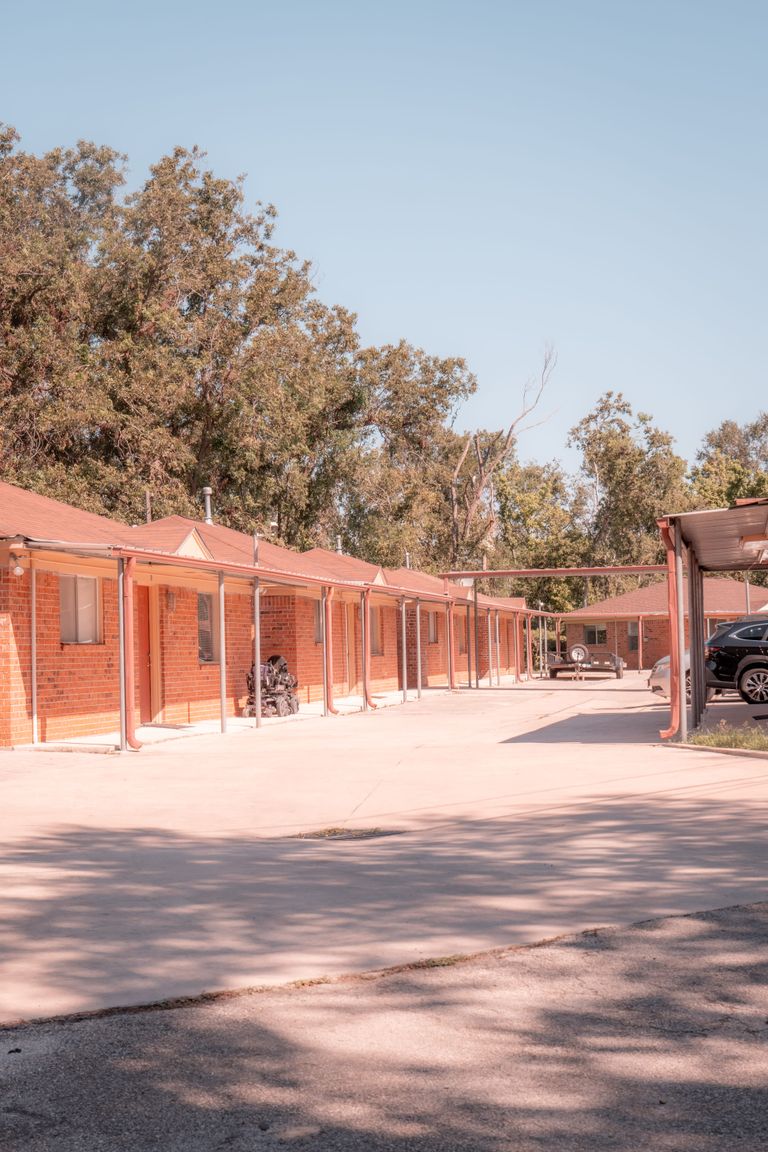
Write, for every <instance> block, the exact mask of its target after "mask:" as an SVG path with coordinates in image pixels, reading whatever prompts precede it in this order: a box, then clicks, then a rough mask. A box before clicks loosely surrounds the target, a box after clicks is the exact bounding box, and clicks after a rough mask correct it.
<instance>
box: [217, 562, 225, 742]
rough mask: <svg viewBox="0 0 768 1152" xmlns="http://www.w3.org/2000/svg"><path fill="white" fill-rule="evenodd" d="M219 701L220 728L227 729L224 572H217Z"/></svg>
mask: <svg viewBox="0 0 768 1152" xmlns="http://www.w3.org/2000/svg"><path fill="white" fill-rule="evenodd" d="M219 703H220V706H221V730H222V732H226V730H227V625H226V620H225V613H224V573H223V572H219Z"/></svg>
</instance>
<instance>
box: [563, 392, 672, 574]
mask: <svg viewBox="0 0 768 1152" xmlns="http://www.w3.org/2000/svg"><path fill="white" fill-rule="evenodd" d="M569 443H570V444H572V445H574V446H575V447H576V448H578V449H579V451H580V452H581V458H582V462H581V475H582V477H583V481H584V484H585V486H586V490H587V514H586V542H587V546H586V549H585V555H586V556H587V558H588V562H589V563H590V564H595V565H603V564H647V563H656V562H659V561H660V560H661V559H662V548H661V541H660V538H659V532H658V528H657V525H656V521H657V519H658V518H659V517H660V516H662V515H663V514H664V513H665V512H681V511H685V509H686V508H687V507H688V506H689V494H688V491H687V488H686V484H685V474H686V462H685V460H683V459H682V457H680V456H678V455H677V454H676V453H675V452H674V451H673V449H672V437H671V436H669V435H668V433H666V432H663V431H662V430H661V429H659V428H657V427H656V426H655V425H654V424H653V421H652V419H651V417H650V416H648V415H646V414H645V413H642V412H640V413H638V414H637V415H636V416H635V415H634V414H633V412H632V408H631V405H630V404H629V402H628V401H627V400H626V399H625V398H624V397H623V396H622V394H621V393H620V392H618V393H613V392H606V393H605V395H604V396H602V397H601V398H600V400H599V401H598V403H597V405H596V406H595V408H594V409H593V411H592V412H590V413H589V414H588V415H587V416H585V417H584V419H583V420H581V421H579V423H578V424H577V425H576V426H575V427H574V428H573V429H572V430H571V433H570V438H569ZM618 587H619V585H616V586H615V588H613V589H612V590H618Z"/></svg>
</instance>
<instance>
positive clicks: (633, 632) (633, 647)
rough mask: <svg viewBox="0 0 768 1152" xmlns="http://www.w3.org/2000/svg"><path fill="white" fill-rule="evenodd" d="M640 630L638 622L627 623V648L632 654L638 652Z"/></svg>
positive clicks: (630, 621)
mask: <svg viewBox="0 0 768 1152" xmlns="http://www.w3.org/2000/svg"><path fill="white" fill-rule="evenodd" d="M639 636H640V629H639V625H638V622H637V620H629V621H628V622H627V646H628V648H629V651H630V652H637V649H638V645H639Z"/></svg>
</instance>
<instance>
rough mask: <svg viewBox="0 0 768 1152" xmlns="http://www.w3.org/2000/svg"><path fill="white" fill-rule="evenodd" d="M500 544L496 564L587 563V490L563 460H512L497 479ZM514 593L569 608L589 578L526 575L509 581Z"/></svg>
mask: <svg viewBox="0 0 768 1152" xmlns="http://www.w3.org/2000/svg"><path fill="white" fill-rule="evenodd" d="M496 496H497V500H498V510H499V545H498V548H497V551H496V552H495V553H494V557H493V567H499V568H571V567H578V566H580V565H582V564H584V563H585V555H586V552H587V548H588V543H589V542H588V538H587V536H586V533H585V517H586V492H585V489H584V486H583V485H582V484H580V483H579V482H578V481H577V480H575V479H574V478H572V477H570V476H568V475H567V474H566V473H565V472H564V471H563V468H562V466H561V465H560V464H559V463H552V464H521V463H519V462H518V461H517V460H514V461H512V462H511V463H510V464H509V465H507V467H506V468H504V469H503V471H502V472H501V474H500V475H499V477H498V480H497V482H496ZM505 591H506V592H507V593H508V594H509V595H514V596H525V597H526V599H527V600H528V602H529V603H531V604H539V603H542V604H543V605H544V607H545V609H546V610H547V611H552V612H568V611H570V610H571V609H573V608H577V607H579V606H580V604H581V603H582V601H583V594H584V581H583V579H581V578H574V579H570V580H569V579H563V580H560V579H550V578H543V579H531V578H525V579H521V580H517V581H509V582H507V583H506V586H505Z"/></svg>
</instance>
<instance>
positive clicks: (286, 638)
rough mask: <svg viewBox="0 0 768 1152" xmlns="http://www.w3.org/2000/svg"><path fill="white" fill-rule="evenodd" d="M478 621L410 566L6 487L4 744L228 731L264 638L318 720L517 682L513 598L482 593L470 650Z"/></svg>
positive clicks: (0, 709) (0, 702)
mask: <svg viewBox="0 0 768 1152" xmlns="http://www.w3.org/2000/svg"><path fill="white" fill-rule="evenodd" d="M468 609H469V612H470V620H471V623H470V627H469V644H467V642H466V623H467V610H468ZM472 612H473V608H472V601H471V600H470V595H469V590H468V589H466V588H462V587H459V586H458V585H453V584H449V583H448V582H447V581H444V580H441V579H438V578H436V577H432V576H427V575H425V574H423V573H416V572H413V571H411V570H409V569H398V570H395V571H391V572H384V571H383V570H382V569H380V568H378V567H377V566H375V565H371V564H367V563H366V562H364V561H361V560H356V559H353V558H352V557H348V556H342V555H338V554H337V553H334V552H328V551H326V550H324V549H313V550H312V551H310V552H305V553H296V552H293V551H290V550H289V549H285V548H280V547H278V546H276V545H274V544H270V543H269V542H267V541H258V543H256V542H255V541H254V539H253V538H252V537H250V536H248V535H246V534H244V533H240V532H234V531H232V530H231V529H229V528H225V527H223V526H221V525H217V524H212V523H205V522H199V521H195V520H190V519H186V518H184V517H180V516H171V517H167V518H166V519H163V520H159V521H155V522H154V523H151V524H147V525H141V526H138V527H134V528H129V527H127V526H126V525H123V524H120V523H117V522H115V521H112V520H109V519H107V518H106V517H102V516H95V515H93V514H91V513H87V512H82V511H80V510H79V509H75V508H72V507H70V506H68V505H65V504H61V503H59V502H58V501H54V500H49V499H47V498H46V497H42V496H39V495H37V494H35V493H30V492H25V491H24V490H22V489H19V488H16V487H14V486H13V485H9V484H0V684H2V696H1V697H0V747H10V746H13V745H16V744H28V743H37V742H45V741H55V740H64V739H68V738H71V737H74V736H85V735H94V734H99V733H107V732H110V731H115V730H119V731H120V732H121V744H122V746H123V747H125V746H126V744H128V745H135V744H136V743H137V741H136V737H135V729H136V727H138V726H140V725H142V724H150V723H155V724H157V723H162V724H190V723H195V722H197V721H200V720H208V719H215V718H218V717H220V718H221V722H222V728H223V727H225V726H226V718H227V717H228V716H237V715H241V714H242V712H243V708H244V705H245V703H246V699H247V688H246V676H247V674H248V671H249V669H250V667H251V665H252V663H254V661H255V656H256V642H255V640H256V636H257V635H258V638H259V641H260V651H261V657H260V658H261V660H262V661H263V660H265V659H266V658H267V657H268V656H270V655H272V654H279V655H282V656H284V657H285V658H286V660H287V662H288V665H289V668H290V669H291V671H292V672H294V674H295V675H296V676H297V677H298V680H299V690H298V691H299V697H300V700H301V701H303V702H304V703H308V702H310V701H316V700H322V701H323V702H324V704H325V705H326V708H327V710H328V711H333V710H334V699H336V698H338V697H340V696H360V697H362V698H363V699H364V700H365V701H366V702H367V703H368V704H370V705H374V703H375V695H376V694H379V693H385V692H390V691H392V690H393V689H403V688H405V687H406V686H408V687H410V688H414V687H416V685H417V683H419V684H421V685H423V686H425V687H428V686H430V685H435V684H445V685H452V686H453V685H456V684H459V683H460V682H461V678H462V674H463V677H464V682H467V681H468V680H469V679H471V677H470V676H469V673H468V671H467V669H468V667H469V665H470V664H471V665H472V667H473V668H474V670H475V678H476V679H477V676H478V674H479V676H480V677H482V676H489V671H490V676H489V682H490V679H491V678H492V677H493V676H495V677H496V678H497V680H498V679H499V678H500V677H501V676H502V675H509V674H514V675H517V676H519V675H520V669H521V667H522V664H523V661H524V649H523V643H522V620H523V619H524V616H525V605H524V602H522V601H512V600H504V599H491V598H487V597H479V598H478V624H479V627H478V629H477V640H478V643H477V645H476V644H475V631H474V617H473V616H472ZM417 616H418V624H417ZM257 621H258V630H257V627H256V622H257ZM449 621H450V622H451V624H452V628H451V629H450V630H449V627H448V624H449ZM487 625H490V632H489V630H488V628H487V627H486V626H487ZM417 631H418V632H419V634H420V642H421V661H419V658H418V656H417V654H416V632H417ZM451 633H452V634H451ZM462 636H464V641H462ZM403 638H405V648H404V647H403ZM449 640H450V641H452V643H449V642H448V641H449ZM516 640H517V644H516V643H515V641H516ZM489 641H490V643H489ZM451 657H453V659H452V658H451ZM489 657H490V659H489ZM419 673H421V677H419Z"/></svg>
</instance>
